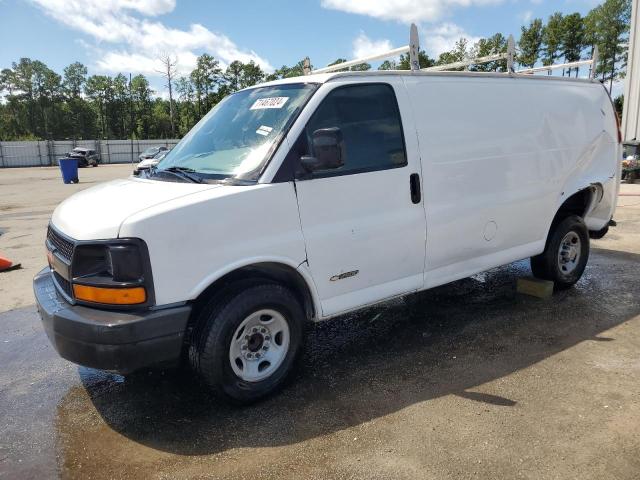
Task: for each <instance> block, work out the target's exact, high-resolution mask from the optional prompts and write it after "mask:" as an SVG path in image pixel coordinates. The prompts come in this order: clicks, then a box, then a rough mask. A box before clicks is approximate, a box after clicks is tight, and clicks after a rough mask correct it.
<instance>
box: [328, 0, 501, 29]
mask: <svg viewBox="0 0 640 480" xmlns="http://www.w3.org/2000/svg"><path fill="white" fill-rule="evenodd" d="M503 1H504V0H420V1H416V0H321V5H322V6H323V7H324V8H328V9H332V10H340V11H343V12H348V13H356V14H360V15H368V16H370V17H374V18H379V19H382V20H397V21H399V22H402V23H411V22H433V21H436V20H438V19H440V18H441V17H442V16H443V15H445V14H446V13H447V12H448V11H449V10H451V9H452V8H455V7H470V6H474V5H497V4H500V3H503Z"/></svg>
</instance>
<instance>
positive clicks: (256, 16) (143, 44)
mask: <svg viewBox="0 0 640 480" xmlns="http://www.w3.org/2000/svg"><path fill="white" fill-rule="evenodd" d="M598 3H600V2H599V1H597V0H271V1H264V0H262V1H248V0H235V1H228V0H227V1H216V0H209V1H204V0H0V24H1V25H2V27H1V28H0V68H6V67H10V65H11V62H14V61H18V60H19V59H20V58H21V57H29V58H31V59H37V60H41V61H43V62H44V63H46V64H47V65H48V66H49V67H50V68H52V69H54V70H55V71H57V72H58V73H62V70H63V68H64V67H65V66H66V65H68V64H70V63H72V62H74V61H79V62H82V63H84V64H85V65H86V66H87V67H88V69H89V74H109V75H114V74H117V73H119V72H122V73H124V74H126V75H128V74H129V73H132V74H133V75H136V74H138V73H143V74H145V75H147V76H148V77H149V79H150V81H151V84H152V87H154V88H155V89H156V91H157V93H158V94H160V95H163V81H162V79H161V78H160V76H159V74H158V73H157V70H159V69H160V68H161V66H160V63H159V60H158V59H159V57H160V56H161V55H163V54H170V55H174V56H176V57H177V59H178V69H179V71H180V72H181V73H186V74H188V72H190V71H191V69H192V68H193V67H194V65H195V61H196V58H197V56H198V55H200V54H202V53H205V52H206V53H209V54H211V55H213V56H214V57H216V58H217V59H218V60H219V61H220V63H221V64H222V65H223V66H226V65H227V64H228V63H230V62H231V61H233V60H236V59H237V60H241V61H243V62H247V61H249V60H254V61H255V62H257V63H258V64H260V65H261V66H262V67H263V68H264V69H265V70H267V71H272V70H273V69H274V68H278V67H280V66H282V65H292V64H295V63H296V62H297V61H298V60H300V59H302V58H304V57H306V56H309V57H310V59H311V63H312V64H313V65H314V66H315V67H316V68H319V67H321V66H325V65H327V64H328V63H330V62H332V61H334V60H335V59H337V58H340V57H342V58H347V59H352V58H354V57H359V56H364V55H368V54H373V53H377V52H379V51H380V50H381V49H382V50H386V49H391V48H395V47H400V46H403V45H406V44H408V37H409V25H410V24H411V22H415V23H416V24H417V25H418V31H419V36H420V45H421V47H422V48H424V49H425V50H426V51H427V53H428V54H429V55H430V56H432V57H433V56H435V57H437V55H438V54H439V53H441V52H442V51H446V50H449V49H451V48H452V47H453V44H454V43H455V41H456V40H458V39H459V38H460V37H466V38H467V39H469V40H470V41H471V42H474V41H476V40H477V39H478V38H481V37H484V36H490V35H492V34H494V33H496V32H501V33H503V34H505V35H508V34H510V33H513V34H514V36H515V37H516V39H517V38H518V36H519V32H520V27H521V26H522V25H523V24H527V23H528V22H529V21H530V19H532V18H536V17H541V18H544V19H546V18H547V17H548V16H549V15H550V14H551V13H553V12H555V11H560V12H563V13H572V12H576V11H577V12H580V13H582V14H586V13H587V12H588V11H589V10H590V9H591V8H593V7H594V6H596V5H597V4H598Z"/></svg>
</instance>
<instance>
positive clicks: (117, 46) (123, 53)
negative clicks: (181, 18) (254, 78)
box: [31, 0, 273, 75]
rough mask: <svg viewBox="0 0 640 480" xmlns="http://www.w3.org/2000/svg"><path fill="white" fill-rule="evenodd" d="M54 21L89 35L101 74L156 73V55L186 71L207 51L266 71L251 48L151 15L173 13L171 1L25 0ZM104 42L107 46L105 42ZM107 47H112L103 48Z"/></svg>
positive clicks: (265, 64)
mask: <svg viewBox="0 0 640 480" xmlns="http://www.w3.org/2000/svg"><path fill="white" fill-rule="evenodd" d="M31 2H32V3H34V4H35V5H37V6H38V7H39V8H41V9H42V10H43V11H44V12H45V13H46V14H47V15H49V16H51V17H52V18H54V19H55V20H57V21H58V22H60V23H62V24H64V25H66V26H68V27H70V28H72V29H74V30H77V31H80V32H82V33H84V34H86V35H89V36H91V37H93V38H94V39H95V41H96V45H94V46H93V47H91V50H92V52H93V53H94V54H96V55H97V56H98V57H99V58H97V59H96V60H95V67H96V68H97V69H98V70H100V71H103V72H106V73H116V72H129V71H130V72H133V73H145V74H148V75H154V74H155V75H157V70H159V69H160V68H161V65H160V62H159V61H158V57H159V56H160V55H162V54H170V55H172V56H174V57H177V58H178V71H179V72H180V73H182V74H184V73H188V72H189V71H190V70H191V69H193V67H194V66H195V63H196V58H197V55H199V54H201V53H205V52H206V53H209V54H211V55H213V56H214V57H215V58H216V59H218V60H219V61H220V63H221V64H222V66H223V67H224V66H226V65H227V64H229V63H231V62H232V61H233V60H240V61H242V62H248V61H249V60H253V61H254V62H256V63H257V64H259V65H260V66H261V67H262V68H263V69H265V70H267V71H271V70H273V67H272V66H271V65H270V64H269V62H268V61H267V60H266V59H264V58H262V57H260V56H259V55H258V54H257V53H255V52H254V51H252V50H249V51H247V50H243V49H240V48H239V47H238V46H237V45H236V44H235V43H234V42H233V41H232V40H231V39H229V38H228V37H227V36H225V35H223V34H220V33H215V32H212V31H211V30H209V29H207V28H206V27H204V26H203V25H200V24H197V23H196V24H192V25H190V27H189V29H188V30H181V29H176V28H171V27H168V26H166V25H165V24H163V23H162V22H160V21H158V20H155V19H152V17H156V16H158V15H162V14H165V13H169V12H171V11H173V9H174V8H175V6H176V2H175V0H31ZM105 44H107V46H105ZM109 45H113V46H109Z"/></svg>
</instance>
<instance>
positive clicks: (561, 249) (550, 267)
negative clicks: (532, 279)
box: [531, 215, 589, 289]
mask: <svg viewBox="0 0 640 480" xmlns="http://www.w3.org/2000/svg"><path fill="white" fill-rule="evenodd" d="M588 259H589V232H588V231H587V227H586V225H585V224H584V221H583V220H582V218H580V217H578V216H577V215H572V216H570V217H567V218H565V219H564V220H562V221H561V222H559V223H558V224H556V226H555V227H554V228H553V230H552V231H551V233H550V236H549V238H548V239H547V245H546V247H545V250H544V252H542V253H541V254H540V255H537V256H535V257H531V271H532V272H533V275H534V276H536V277H538V278H542V279H545V280H551V281H553V282H555V286H556V288H558V289H564V288H569V287H571V286H572V285H574V284H575V283H576V282H577V281H578V280H580V277H581V276H582V273H583V272H584V269H585V267H586V266H587V260H588Z"/></svg>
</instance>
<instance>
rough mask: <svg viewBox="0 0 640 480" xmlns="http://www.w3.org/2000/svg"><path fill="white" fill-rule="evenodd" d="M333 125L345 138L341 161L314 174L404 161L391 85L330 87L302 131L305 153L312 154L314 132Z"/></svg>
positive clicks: (379, 167)
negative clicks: (330, 89)
mask: <svg viewBox="0 0 640 480" xmlns="http://www.w3.org/2000/svg"><path fill="white" fill-rule="evenodd" d="M336 127H337V128H339V129H340V131H341V133H342V138H343V142H344V158H343V160H344V165H343V166H342V167H339V168H336V169H331V170H322V171H316V172H314V174H313V177H314V178H317V177H322V176H336V175H347V174H355V173H363V172H372V171H376V170H384V169H388V168H397V167H403V166H405V165H407V158H406V154H405V146H404V140H403V134H402V123H401V121H400V112H399V111H398V104H397V102H396V97H395V94H394V91H393V88H392V87H391V86H390V85H387V84H365V85H349V86H346V87H338V88H336V89H334V90H333V91H331V92H330V93H329V94H328V95H327V97H326V98H325V99H324V100H323V102H322V103H321V104H320V106H319V107H318V109H317V110H316V112H315V113H314V115H313V116H312V117H311V119H310V120H309V122H308V124H307V126H306V128H305V130H304V132H303V134H302V135H303V137H305V138H303V139H302V140H303V142H304V144H305V145H306V149H307V152H308V154H310V155H313V154H314V152H312V151H311V150H312V147H311V145H312V143H311V137H312V134H313V132H315V131H316V130H319V129H324V128H336Z"/></svg>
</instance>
